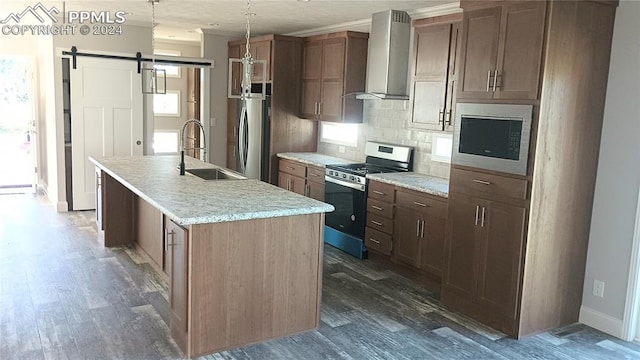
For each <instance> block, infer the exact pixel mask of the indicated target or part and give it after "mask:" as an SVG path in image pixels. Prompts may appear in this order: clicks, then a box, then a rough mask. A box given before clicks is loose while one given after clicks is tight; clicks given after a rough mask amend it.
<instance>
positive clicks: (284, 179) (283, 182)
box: [278, 171, 291, 190]
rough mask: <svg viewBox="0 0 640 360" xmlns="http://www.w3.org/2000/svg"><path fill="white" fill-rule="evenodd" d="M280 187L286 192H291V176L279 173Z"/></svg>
mask: <svg viewBox="0 0 640 360" xmlns="http://www.w3.org/2000/svg"><path fill="white" fill-rule="evenodd" d="M278 187H281V188H283V189H285V190H291V175H289V174H287V173H283V172H282V171H280V172H279V173H278Z"/></svg>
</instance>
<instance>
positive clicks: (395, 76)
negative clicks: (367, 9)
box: [356, 10, 411, 100]
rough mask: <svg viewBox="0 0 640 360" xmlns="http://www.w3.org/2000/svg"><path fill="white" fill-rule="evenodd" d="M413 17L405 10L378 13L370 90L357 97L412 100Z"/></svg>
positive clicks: (369, 69) (373, 34)
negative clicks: (409, 89) (410, 83)
mask: <svg viewBox="0 0 640 360" xmlns="http://www.w3.org/2000/svg"><path fill="white" fill-rule="evenodd" d="M410 36H411V18H410V17H409V14H407V13H406V12H404V11H397V10H389V11H384V12H380V13H375V14H373V16H372V20H371V33H370V34H369V54H368V62H367V91H366V92H365V93H359V94H357V95H356V98H357V99H393V100H408V99H409V96H408V95H407V76H408V73H409V48H410V44H409V37H410Z"/></svg>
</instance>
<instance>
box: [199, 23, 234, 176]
mask: <svg viewBox="0 0 640 360" xmlns="http://www.w3.org/2000/svg"><path fill="white" fill-rule="evenodd" d="M235 39H236V38H231V37H228V36H224V35H214V34H203V35H202V42H201V44H202V57H203V58H205V59H207V60H213V62H214V67H213V69H212V70H211V76H210V77H211V93H210V104H211V113H210V116H211V122H210V126H211V128H210V131H209V134H210V135H209V138H208V139H209V144H208V148H209V162H211V163H213V164H216V165H220V166H226V163H227V76H228V71H229V70H228V65H227V63H228V61H227V59H228V53H229V51H228V45H227V43H228V42H229V41H230V40H235ZM203 101H204V99H203Z"/></svg>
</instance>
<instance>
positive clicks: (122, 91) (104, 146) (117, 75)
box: [70, 57, 144, 210]
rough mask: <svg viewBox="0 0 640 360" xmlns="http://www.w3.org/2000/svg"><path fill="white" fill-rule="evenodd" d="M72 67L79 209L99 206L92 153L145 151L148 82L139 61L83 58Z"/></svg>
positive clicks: (74, 175) (73, 142)
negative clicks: (144, 87) (145, 84)
mask: <svg viewBox="0 0 640 360" xmlns="http://www.w3.org/2000/svg"><path fill="white" fill-rule="evenodd" d="M76 64H77V67H76V69H71V76H70V80H71V147H72V171H71V174H72V181H73V186H72V188H73V210H88V209H95V187H96V183H95V182H96V180H95V171H94V166H93V164H92V163H90V162H89V160H88V157H89V156H118V155H142V153H143V148H144V146H143V117H142V116H143V114H142V107H143V104H142V83H141V77H140V74H138V72H137V63H136V62H135V61H126V60H112V59H100V58H88V57H78V58H77V60H76Z"/></svg>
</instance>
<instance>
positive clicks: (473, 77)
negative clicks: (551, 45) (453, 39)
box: [458, 1, 546, 100]
mask: <svg viewBox="0 0 640 360" xmlns="http://www.w3.org/2000/svg"><path fill="white" fill-rule="evenodd" d="M545 15H546V2H544V1H522V2H513V3H512V2H507V3H504V5H502V6H496V7H491V8H483V9H477V10H471V11H467V10H465V12H464V17H463V26H462V48H461V60H462V62H461V64H462V68H461V69H460V70H461V71H460V83H459V87H458V88H459V89H458V99H518V100H535V99H537V98H538V88H539V81H540V66H541V63H542V47H543V41H544V29H545Z"/></svg>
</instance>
